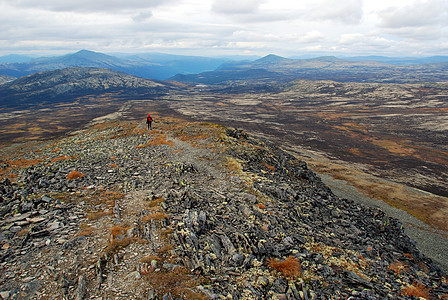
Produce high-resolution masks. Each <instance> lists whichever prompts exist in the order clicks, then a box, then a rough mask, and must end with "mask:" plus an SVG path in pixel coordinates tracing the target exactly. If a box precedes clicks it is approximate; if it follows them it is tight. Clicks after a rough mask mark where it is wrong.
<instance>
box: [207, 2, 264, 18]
mask: <svg viewBox="0 0 448 300" xmlns="http://www.w3.org/2000/svg"><path fill="white" fill-rule="evenodd" d="M261 3H262V1H260V0H215V1H214V2H213V4H212V8H211V9H212V11H213V12H215V13H218V14H225V15H241V14H253V13H256V12H257V11H258V9H259V7H260V4H261Z"/></svg>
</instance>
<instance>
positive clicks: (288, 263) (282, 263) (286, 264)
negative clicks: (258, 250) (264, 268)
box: [267, 256, 302, 278]
mask: <svg viewBox="0 0 448 300" xmlns="http://www.w3.org/2000/svg"><path fill="white" fill-rule="evenodd" d="M267 262H268V266H269V267H271V268H272V269H274V270H276V271H278V272H280V273H282V274H283V275H284V276H285V277H292V278H294V277H298V276H300V275H301V274H302V266H301V265H300V261H299V260H298V259H297V258H295V257H293V256H289V257H288V258H287V259H285V260H279V259H276V258H269V259H268V260H267Z"/></svg>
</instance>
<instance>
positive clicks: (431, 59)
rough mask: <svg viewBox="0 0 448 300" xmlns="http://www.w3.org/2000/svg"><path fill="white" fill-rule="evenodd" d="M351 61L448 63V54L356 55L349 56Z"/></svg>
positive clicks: (396, 63) (398, 63)
mask: <svg viewBox="0 0 448 300" xmlns="http://www.w3.org/2000/svg"><path fill="white" fill-rule="evenodd" d="M345 59H346V60H350V61H376V62H383V63H388V64H394V65H416V64H431V63H448V56H430V57H386V56H373V55H372V56H355V57H347V58H345Z"/></svg>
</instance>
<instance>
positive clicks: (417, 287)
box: [401, 283, 431, 299]
mask: <svg viewBox="0 0 448 300" xmlns="http://www.w3.org/2000/svg"><path fill="white" fill-rule="evenodd" d="M401 295H403V296H409V297H417V298H419V297H422V298H425V299H431V294H430V293H429V289H428V288H427V287H426V286H425V285H423V284H421V283H414V284H412V285H408V286H406V287H404V288H402V289H401Z"/></svg>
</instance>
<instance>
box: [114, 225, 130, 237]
mask: <svg viewBox="0 0 448 300" xmlns="http://www.w3.org/2000/svg"><path fill="white" fill-rule="evenodd" d="M131 228H132V227H131V226H129V225H127V224H122V225H114V226H112V228H111V229H110V234H111V235H112V238H113V239H116V238H117V236H119V235H125V234H126V232H127V231H128V230H129V229H131Z"/></svg>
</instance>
